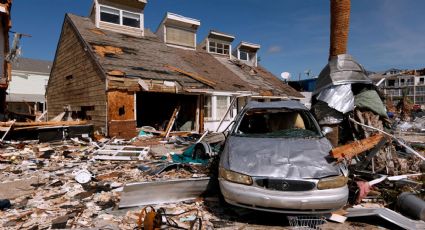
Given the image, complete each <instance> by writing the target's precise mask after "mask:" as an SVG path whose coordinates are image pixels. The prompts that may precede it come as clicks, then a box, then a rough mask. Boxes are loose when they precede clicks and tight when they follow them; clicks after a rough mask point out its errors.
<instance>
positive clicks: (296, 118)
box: [234, 109, 321, 138]
mask: <svg viewBox="0 0 425 230" xmlns="http://www.w3.org/2000/svg"><path fill="white" fill-rule="evenodd" d="M234 134H235V135H238V136H249V137H286V138H293V137H320V136H321V134H320V131H319V129H318V127H317V126H316V124H315V122H314V120H313V118H312V116H311V115H310V114H309V112H308V111H303V110H288V109H251V110H249V111H247V112H246V113H245V114H244V115H243V117H242V120H241V122H240V123H239V125H238V127H237V128H236V129H235V133H234Z"/></svg>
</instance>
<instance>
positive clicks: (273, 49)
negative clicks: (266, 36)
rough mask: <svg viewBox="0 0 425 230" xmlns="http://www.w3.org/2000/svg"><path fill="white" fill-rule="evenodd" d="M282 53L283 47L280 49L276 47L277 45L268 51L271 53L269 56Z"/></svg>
mask: <svg viewBox="0 0 425 230" xmlns="http://www.w3.org/2000/svg"><path fill="white" fill-rule="evenodd" d="M281 51H282V47H280V46H276V45H274V46H270V47H269V48H268V49H267V53H269V54H275V53H280V52H281Z"/></svg>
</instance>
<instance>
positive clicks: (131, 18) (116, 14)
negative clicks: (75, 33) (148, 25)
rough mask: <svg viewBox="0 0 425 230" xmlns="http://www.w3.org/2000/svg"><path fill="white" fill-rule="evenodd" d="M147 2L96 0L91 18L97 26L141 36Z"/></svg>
mask: <svg viewBox="0 0 425 230" xmlns="http://www.w3.org/2000/svg"><path fill="white" fill-rule="evenodd" d="M146 3H147V1H146V0H137V1H122V0H96V1H94V4H93V8H92V11H91V13H90V18H91V19H92V20H93V21H94V22H95V24H96V27H97V28H100V29H105V30H110V31H114V32H118V33H124V34H129V35H132V36H137V37H141V36H143V35H144V22H143V21H144V15H143V10H144V8H145V5H146Z"/></svg>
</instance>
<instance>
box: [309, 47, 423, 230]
mask: <svg viewBox="0 0 425 230" xmlns="http://www.w3.org/2000/svg"><path fill="white" fill-rule="evenodd" d="M313 94H314V98H313V105H312V112H313V113H314V115H315V116H316V118H317V120H318V122H319V124H320V125H321V126H322V127H326V126H328V127H331V128H333V131H334V132H333V133H332V135H329V136H328V138H329V139H330V141H331V142H332V144H333V145H334V146H335V148H334V149H333V150H332V151H331V153H330V155H331V156H332V157H333V158H334V159H335V160H336V161H337V162H339V164H343V165H344V166H346V167H347V169H348V174H349V178H350V181H349V183H348V184H349V188H350V197H351V200H350V202H349V203H350V204H351V205H354V206H353V207H352V208H350V209H348V210H347V211H348V212H349V213H348V214H347V215H346V216H347V217H354V216H368V215H378V216H381V217H383V218H385V215H392V216H393V217H394V216H395V215H396V214H397V215H400V214H398V213H396V214H394V213H390V212H389V211H391V210H388V211H386V210H385V208H389V209H392V210H396V211H399V212H401V213H402V214H403V215H407V216H409V217H411V218H415V219H419V220H425V219H424V218H422V217H421V212H423V211H422V210H423V207H422V205H423V204H422V203H421V202H419V201H422V202H423V198H424V187H423V182H424V179H425V177H424V172H425V171H424V169H425V163H424V160H425V154H424V152H423V150H424V148H423V147H422V144H423V143H425V142H424V141H425V140H422V139H420V140H418V138H411V137H410V138H405V137H407V136H409V135H410V136H415V137H417V136H423V135H421V134H420V133H419V132H422V129H423V125H424V124H425V122H423V119H422V118H416V119H415V120H414V121H413V122H411V121H410V117H411V112H412V111H411V110H410V109H409V108H410V107H409V103H408V101H406V100H402V103H400V104H399V105H398V106H397V110H396V109H395V108H393V106H392V107H388V106H387V105H388V103H386V104H385V103H384V102H385V98H383V97H382V96H381V93H380V92H379V90H378V89H377V88H376V87H375V86H374V85H373V84H372V82H371V80H370V79H369V78H368V77H367V75H366V71H365V70H364V69H363V67H362V66H361V65H360V64H358V63H357V62H356V61H355V60H354V59H353V58H352V57H351V56H350V55H347V54H342V55H338V56H334V57H331V59H330V61H329V64H328V65H327V66H326V67H325V68H324V69H323V70H322V72H321V73H320V76H319V78H318V80H317V86H316V91H315V92H314V93H313ZM389 115H390V116H389ZM390 117H391V118H390ZM397 123H398V125H397ZM407 131H409V132H407ZM412 140H414V141H412ZM403 192H410V193H409V196H408V197H409V199H410V200H416V201H417V203H418V206H416V207H412V206H411V205H408V203H409V201H407V200H408V199H405V198H403V197H407V195H403V194H402V193H403ZM418 197H420V198H418ZM410 202H411V201H410ZM407 206H409V207H412V208H411V209H409V208H406V207H407ZM362 208H367V210H366V209H364V210H362ZM372 209H373V210H375V212H374V213H373V212H372V211H373V210H372ZM412 210H414V211H412ZM391 212H392V211H391ZM350 213H351V214H350ZM400 216H401V215H400ZM401 217H402V216H401ZM401 217H400V218H401ZM404 218H405V217H404ZM389 219H392V218H389ZM390 221H391V220H390ZM394 222H397V221H394ZM407 222H409V223H413V224H412V225H404V226H403V225H402V224H399V226H400V227H403V228H407V229H416V227H412V226H416V223H415V222H414V221H411V220H409V219H408V220H407V221H406V222H405V223H407ZM396 224H397V223H396Z"/></svg>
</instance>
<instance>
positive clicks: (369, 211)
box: [346, 208, 425, 230]
mask: <svg viewBox="0 0 425 230" xmlns="http://www.w3.org/2000/svg"><path fill="white" fill-rule="evenodd" d="M347 211H348V214H347V215H346V217H348V218H350V217H362V216H379V217H381V218H382V219H385V220H387V221H389V222H391V223H393V224H395V225H397V226H400V227H402V228H404V229H409V230H415V229H425V222H423V221H415V220H411V219H409V218H407V217H405V216H403V215H401V214H399V213H397V212H394V211H393V210H390V209H388V208H349V209H347Z"/></svg>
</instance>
